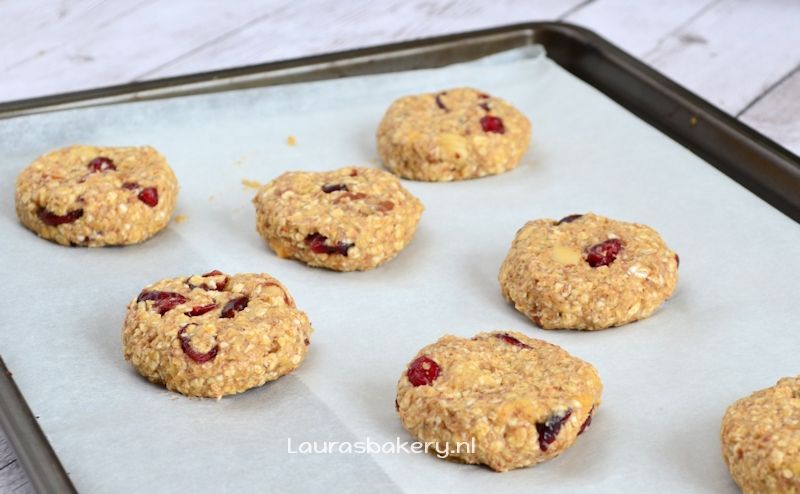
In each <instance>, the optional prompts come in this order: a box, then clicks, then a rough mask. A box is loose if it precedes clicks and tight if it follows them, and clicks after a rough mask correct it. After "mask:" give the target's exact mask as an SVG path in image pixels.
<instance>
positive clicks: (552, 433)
mask: <svg viewBox="0 0 800 494" xmlns="http://www.w3.org/2000/svg"><path fill="white" fill-rule="evenodd" d="M570 415H572V409H571V408H567V411H566V412H564V414H563V415H551V416H550V417H548V418H547V420H545V421H544V422H536V432H538V433H539V449H541V450H542V451H547V447H548V446H549V445H550V444H553V442H555V440H556V438H557V437H558V433H559V432H560V431H561V426H563V425H564V422H566V421H567V419H568V418H569V417H570Z"/></svg>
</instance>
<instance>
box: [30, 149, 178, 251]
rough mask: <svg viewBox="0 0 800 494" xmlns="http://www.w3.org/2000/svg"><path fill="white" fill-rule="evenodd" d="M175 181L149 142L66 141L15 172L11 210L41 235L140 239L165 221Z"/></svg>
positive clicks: (115, 241) (98, 240)
mask: <svg viewBox="0 0 800 494" xmlns="http://www.w3.org/2000/svg"><path fill="white" fill-rule="evenodd" d="M177 195H178V181H177V179H176V178H175V174H174V173H173V172H172V169H171V168H170V167H169V165H168V164H167V161H166V160H165V159H164V157H163V156H162V155H161V154H160V153H159V152H158V151H156V150H155V149H153V148H151V147H147V146H145V147H94V146H70V147H67V148H63V149H59V150H57V151H52V152H50V153H47V154H45V155H43V156H40V157H39V158H37V159H36V160H35V161H34V162H33V163H31V164H30V165H28V167H27V168H25V169H24V170H22V172H21V173H20V174H19V176H18V177H17V186H16V194H15V199H16V207H17V216H19V219H20V221H21V222H22V224H23V225H25V226H26V227H27V228H29V229H30V230H32V231H33V232H34V233H36V234H37V235H39V236H40V237H42V238H45V239H47V240H51V241H53V242H57V243H59V244H62V245H73V246H86V247H102V246H105V245H128V244H135V243H139V242H142V241H144V240H147V239H148V238H150V237H152V236H153V235H155V234H156V233H158V232H159V231H160V230H161V229H163V228H164V227H165V226H167V224H168V223H169V220H170V217H171V216H172V212H173V210H174V209H175V201H176V199H177Z"/></svg>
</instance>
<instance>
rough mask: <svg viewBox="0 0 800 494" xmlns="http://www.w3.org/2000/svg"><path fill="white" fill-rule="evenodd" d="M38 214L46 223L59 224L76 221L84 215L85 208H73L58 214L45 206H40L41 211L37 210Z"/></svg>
mask: <svg viewBox="0 0 800 494" xmlns="http://www.w3.org/2000/svg"><path fill="white" fill-rule="evenodd" d="M36 215H37V216H38V217H39V219H40V220H42V223H44V224H45V225H50V226H58V225H63V224H65V223H72V222H73V221H76V220H77V219H78V218H80V217H81V216H83V209H73V210H72V211H67V214H63V215H58V214H55V213H51V212H50V211H48V210H46V209H45V208H39V211H37V212H36Z"/></svg>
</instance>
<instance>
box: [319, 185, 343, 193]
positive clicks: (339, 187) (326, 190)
mask: <svg viewBox="0 0 800 494" xmlns="http://www.w3.org/2000/svg"><path fill="white" fill-rule="evenodd" d="M338 190H345V191H346V190H347V185H346V184H325V185H323V186H322V192H324V193H326V194H330V193H331V192H336V191H338Z"/></svg>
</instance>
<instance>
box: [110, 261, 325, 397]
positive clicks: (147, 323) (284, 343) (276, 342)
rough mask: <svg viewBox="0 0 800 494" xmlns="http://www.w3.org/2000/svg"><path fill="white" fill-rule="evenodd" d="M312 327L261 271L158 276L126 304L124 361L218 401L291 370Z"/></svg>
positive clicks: (283, 291) (282, 288) (151, 377)
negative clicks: (220, 398)
mask: <svg viewBox="0 0 800 494" xmlns="http://www.w3.org/2000/svg"><path fill="white" fill-rule="evenodd" d="M311 331H312V329H311V324H310V323H309V321H308V317H306V314H305V313H304V312H302V311H301V310H299V309H298V308H297V306H295V303H294V300H293V299H292V296H291V295H289V292H288V291H287V290H286V287H285V286H283V285H282V284H281V283H280V282H279V281H278V280H276V279H275V278H273V277H271V276H269V275H267V274H235V275H228V274H225V273H222V272H220V271H211V272H210V273H206V274H204V275H202V276H189V277H181V278H172V279H166V280H161V281H159V282H156V283H153V284H152V285H149V286H147V287H146V288H145V289H144V290H142V291H141V293H139V295H138V296H137V297H136V298H135V299H133V300H132V301H131V303H130V304H128V314H127V316H126V317H125V325H124V328H123V331H122V343H123V349H124V354H125V359H126V360H128V361H130V363H131V364H133V366H134V367H135V368H136V370H137V371H139V373H140V374H141V375H143V376H144V377H146V378H147V379H149V380H150V381H152V382H154V383H156V384H163V385H165V386H166V387H167V389H170V390H172V391H177V392H179V393H182V394H184V395H187V396H204V397H210V398H219V397H222V396H224V395H231V394H236V393H241V392H243V391H246V390H248V389H250V388H254V387H257V386H261V385H263V384H264V383H266V382H268V381H273V380H275V379H278V378H279V377H281V376H283V375H285V374H288V373H289V372H291V371H293V370H294V369H296V368H297V367H298V366H299V365H300V363H301V362H302V361H303V359H304V358H305V356H306V352H307V350H308V345H309V338H310V336H311Z"/></svg>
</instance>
